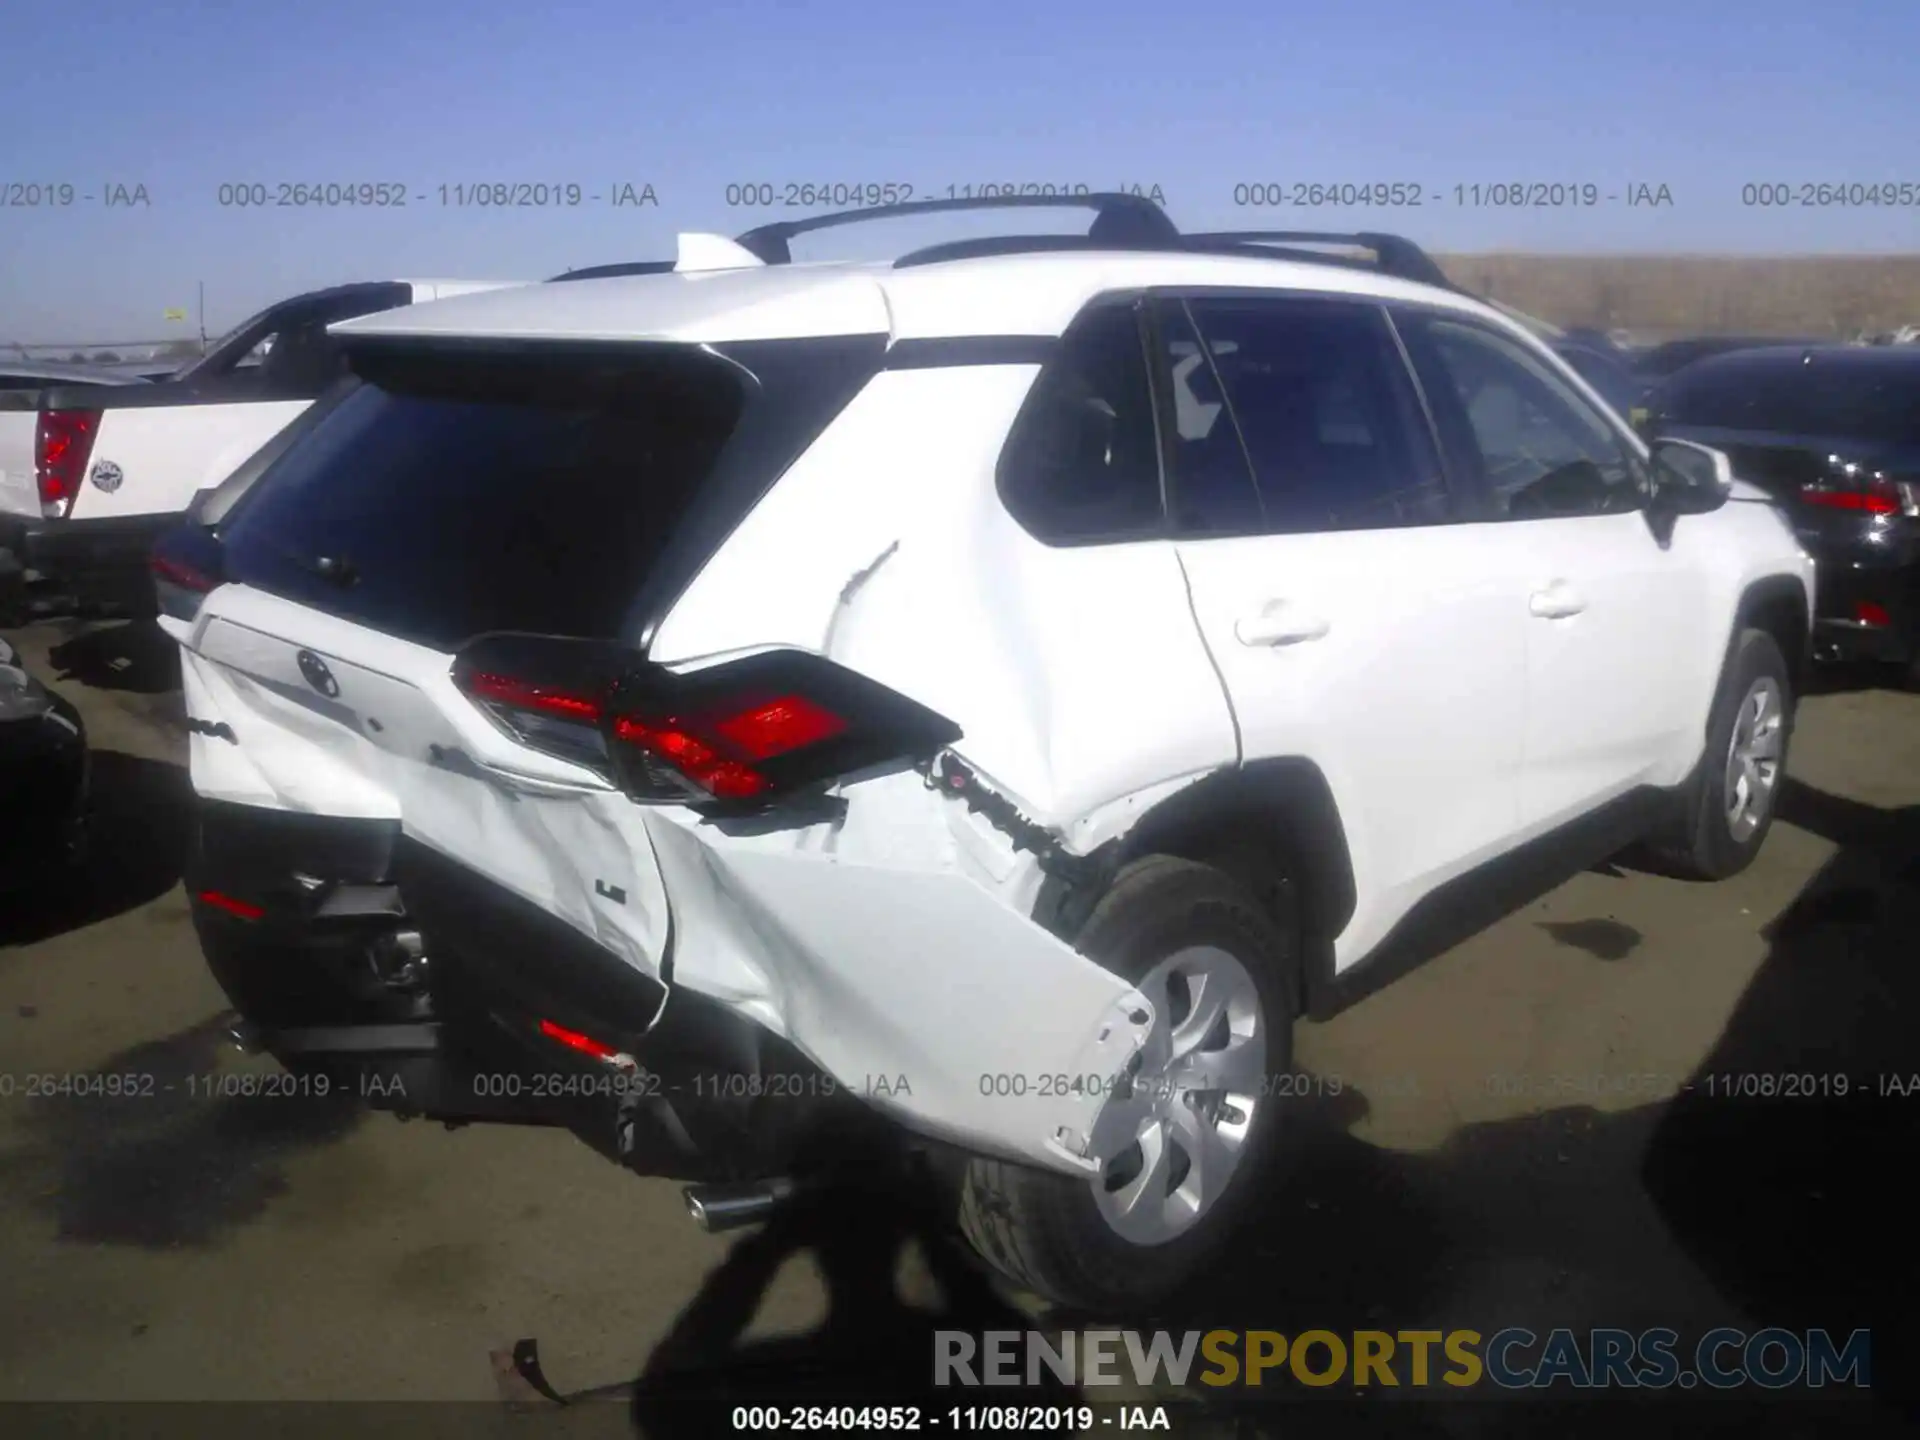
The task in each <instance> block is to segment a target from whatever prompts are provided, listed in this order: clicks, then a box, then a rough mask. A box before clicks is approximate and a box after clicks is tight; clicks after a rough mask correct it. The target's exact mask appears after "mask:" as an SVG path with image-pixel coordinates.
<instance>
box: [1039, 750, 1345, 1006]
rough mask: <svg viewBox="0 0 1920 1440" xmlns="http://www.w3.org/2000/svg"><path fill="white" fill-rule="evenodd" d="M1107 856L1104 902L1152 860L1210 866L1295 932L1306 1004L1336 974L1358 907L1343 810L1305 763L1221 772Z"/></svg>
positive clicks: (1157, 810)
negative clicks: (1339, 950) (1318, 980)
mask: <svg viewBox="0 0 1920 1440" xmlns="http://www.w3.org/2000/svg"><path fill="white" fill-rule="evenodd" d="M1103 848H1104V849H1105V851H1106V853H1105V854H1103V855H1100V856H1099V858H1100V859H1101V861H1102V862H1104V863H1103V865H1102V870H1103V872H1104V876H1105V881H1104V883H1103V884H1102V885H1100V886H1099V887H1098V888H1099V891H1100V893H1102V894H1103V893H1105V890H1106V889H1107V888H1108V887H1109V886H1110V885H1111V884H1112V881H1113V878H1114V877H1115V876H1117V875H1118V874H1120V873H1121V872H1122V871H1123V870H1124V869H1126V868H1127V867H1128V866H1129V865H1131V864H1132V863H1133V862H1135V861H1137V860H1139V859H1142V858H1143V857H1145V856H1148V855H1171V856H1175V857H1177V858H1179V859H1183V860H1191V861H1194V862H1196V863H1198V864H1202V865H1210V866H1213V867H1214V868H1216V869H1218V870H1221V871H1223V872H1225V873H1226V874H1228V875H1230V876H1232V877H1233V878H1234V879H1236V880H1238V881H1239V882H1240V883H1241V884H1243V885H1245V886H1246V887H1247V889H1248V891H1249V892H1251V893H1252V894H1253V895H1254V896H1255V897H1256V898H1257V899H1258V900H1259V901H1260V903H1261V905H1262V907H1263V908H1265V909H1266V911H1267V912H1268V914H1269V915H1270V916H1271V917H1272V918H1273V919H1274V921H1275V923H1276V924H1279V925H1281V926H1282V927H1283V928H1291V927H1293V926H1295V925H1297V926H1298V931H1299V934H1300V937H1301V939H1302V941H1303V953H1302V956H1301V965H1300V967H1299V968H1300V970H1301V973H1300V974H1299V975H1298V976H1296V977H1295V980H1296V983H1297V984H1298V986H1299V987H1300V993H1299V995H1297V996H1296V998H1297V999H1299V1000H1302V1001H1304V999H1305V990H1306V988H1307V986H1308V985H1309V984H1310V983H1311V982H1312V979H1313V978H1314V976H1315V975H1316V974H1317V973H1318V972H1319V971H1320V970H1321V969H1323V968H1326V967H1327V965H1329V964H1330V958H1329V957H1330V952H1331V948H1332V944H1333V939H1334V937H1335V936H1336V935H1338V934H1339V933H1340V932H1341V930H1343V929H1344V928H1345V927H1346V924H1347V922H1348V920H1350V919H1351V918H1352V916H1353V911H1354V907H1355V904H1356V890H1355V883H1354V875H1353V861H1352V857H1351V855H1350V854H1349V851H1348V848H1347V837H1346V829H1345V827H1344V826H1343V825H1342V823H1341V820H1340V809H1339V806H1338V804H1337V803H1336V802H1335V800H1334V796H1333V790H1332V787H1331V786H1329V785H1328V783H1327V779H1326V776H1325V775H1323V774H1322V773H1321V771H1320V767H1319V766H1317V765H1315V764H1314V763H1313V762H1312V761H1311V760H1307V759H1304V758H1299V757H1289V758H1276V759H1267V760H1256V761H1253V762H1251V763H1249V764H1247V765H1243V766H1240V767H1238V768H1235V769H1231V770H1220V771H1216V772H1215V773H1214V774H1212V775H1210V776H1208V777H1206V778H1205V779H1203V780H1199V781H1196V782H1195V783H1194V784H1192V785H1189V786H1187V787H1186V788H1185V789H1183V790H1180V791H1178V792H1177V793H1175V794H1174V795H1171V796H1169V797H1168V798H1167V799H1165V800H1162V801H1161V802H1160V803H1159V804H1157V805H1155V806H1153V807H1152V808H1151V809H1149V810H1148V811H1147V812H1146V813H1145V814H1143V815H1142V816H1141V817H1140V819H1139V820H1138V821H1136V822H1135V823H1134V825H1133V827H1132V828H1131V829H1129V830H1128V831H1127V832H1126V833H1125V834H1124V835H1122V836H1120V837H1119V838H1118V839H1116V840H1114V841H1112V842H1110V844H1109V846H1107V847H1103ZM1050 888H1052V887H1051V886H1050ZM1062 898H1063V897H1061V896H1059V895H1058V894H1057V893H1056V894H1055V895H1053V896H1048V895H1047V894H1046V893H1045V892H1044V891H1043V894H1042V898H1041V906H1040V907H1039V908H1041V909H1045V910H1052V909H1053V908H1054V907H1057V906H1059V905H1060V904H1061V903H1062ZM1073 899H1074V900H1075V901H1076V902H1078V903H1076V904H1074V905H1073V907H1072V908H1073V909H1075V910H1077V911H1078V912H1079V913H1081V914H1083V915H1084V914H1086V913H1088V912H1089V911H1090V910H1091V908H1092V906H1093V905H1094V904H1095V903H1097V901H1098V899H1099V895H1098V894H1086V895H1075V896H1074V897H1073ZM1056 913H1057V912H1056ZM1065 938H1069V939H1071V936H1067V937H1065ZM1323 962H1324V963H1323Z"/></svg>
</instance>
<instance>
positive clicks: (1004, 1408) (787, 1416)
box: [732, 1405, 1173, 1435]
mask: <svg viewBox="0 0 1920 1440" xmlns="http://www.w3.org/2000/svg"><path fill="white" fill-rule="evenodd" d="M732 1421H733V1429H734V1430H735V1431H736V1432H749V1431H760V1432H763V1433H765V1432H772V1433H775V1434H780V1435H786V1434H790V1433H793V1432H795V1431H801V1432H805V1431H839V1430H902V1431H905V1430H934V1431H939V1430H954V1431H959V1432H962V1433H964V1432H966V1431H970V1430H985V1431H996V1430H1017V1431H1020V1432H1023V1433H1025V1434H1041V1435H1049V1434H1051V1435H1085V1434H1088V1433H1090V1432H1092V1431H1093V1430H1094V1429H1095V1427H1096V1426H1099V1427H1111V1428H1113V1429H1115V1430H1153V1431H1159V1432H1161V1433H1166V1432H1169V1431H1171V1430H1172V1429H1173V1420H1172V1418H1171V1417H1170V1416H1169V1415H1168V1413H1167V1407H1166V1406H1164V1405H1106V1406H1102V1407H1100V1408H1099V1409H1098V1410H1096V1409H1095V1408H1094V1407H1093V1406H1091V1405H951V1406H948V1407H947V1408H946V1409H945V1410H926V1409H923V1408H922V1407H920V1406H918V1405H736V1406H734V1407H733V1416H732Z"/></svg>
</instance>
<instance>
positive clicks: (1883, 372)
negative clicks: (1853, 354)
mask: <svg viewBox="0 0 1920 1440" xmlns="http://www.w3.org/2000/svg"><path fill="white" fill-rule="evenodd" d="M1660 412H1661V415H1662V418H1663V419H1665V420H1668V421H1671V422H1673V423H1674V424H1678V425H1698V426H1702V427H1704V428H1710V429H1717V430H1764V431H1773V432H1776V433H1779V434H1788V435H1816V436H1831V437H1834V438H1841V437H1845V438H1850V439H1861V440H1877V441H1883V442H1890V443H1896V444H1920V365H1915V366H1903V367H1899V368H1895V367H1892V366H1880V365H1874V366H1829V367H1826V368H1824V369H1823V368H1822V367H1821V366H1820V365H1819V364H1818V363H1815V364H1813V365H1802V364H1800V363H1799V362H1798V360H1797V359H1796V361H1795V362H1794V363H1793V364H1792V365H1790V366H1775V365H1767V366H1733V367H1730V368H1728V369H1726V370H1724V371H1722V372H1720V373H1717V374H1716V373H1708V374H1702V375H1691V376H1683V377H1681V378H1680V379H1678V380H1675V381H1673V382H1672V383H1671V384H1670V386H1669V388H1668V390H1667V393H1666V394H1665V395H1663V396H1662V397H1661V403H1660Z"/></svg>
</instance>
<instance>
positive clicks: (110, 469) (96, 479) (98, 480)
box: [93, 460, 127, 495]
mask: <svg viewBox="0 0 1920 1440" xmlns="http://www.w3.org/2000/svg"><path fill="white" fill-rule="evenodd" d="M126 478H127V477H126V476H125V475H124V474H122V473H121V471H120V467H119V466H118V465H116V464H114V463H113V461H111V460H102V461H101V462H100V463H99V464H98V465H95V466H94V467H93V483H94V484H95V485H97V486H98V487H99V488H100V489H102V490H104V491H106V492H107V493H108V494H109V495H111V494H112V493H113V492H114V491H116V490H118V489H119V488H120V482H121V481H122V480H124V479H126Z"/></svg>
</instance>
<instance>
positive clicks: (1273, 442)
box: [1167, 297, 1453, 535]
mask: <svg viewBox="0 0 1920 1440" xmlns="http://www.w3.org/2000/svg"><path fill="white" fill-rule="evenodd" d="M1185 308H1186V312H1187V315H1188V317H1190V319H1189V323H1190V326H1191V328H1190V329H1187V328H1184V327H1176V326H1172V325H1170V327H1169V329H1168V332H1167V334H1168V341H1167V344H1168V351H1169V354H1168V360H1169V363H1170V365H1171V366H1172V368H1173V370H1174V372H1175V373H1176V375H1178V374H1179V373H1180V372H1181V371H1182V370H1187V371H1189V373H1190V374H1191V377H1192V379H1191V380H1190V381H1189V387H1188V388H1191V387H1192V386H1193V385H1198V386H1200V387H1201V388H1200V390H1199V391H1198V392H1196V394H1197V396H1198V398H1199V399H1200V401H1201V404H1200V406H1199V408H1197V409H1194V410H1193V414H1192V416H1191V417H1190V419H1185V418H1183V419H1181V420H1179V422H1178V425H1177V428H1178V430H1179V433H1180V442H1179V446H1178V450H1177V454H1178V456H1179V459H1178V464H1177V466H1176V471H1175V475H1176V479H1177V480H1178V484H1179V495H1180V500H1179V504H1180V506H1181V507H1182V509H1181V510H1180V511H1179V512H1178V513H1180V514H1181V516H1182V518H1183V520H1188V521H1189V523H1191V522H1192V520H1193V518H1194V517H1193V516H1191V515H1190V514H1189V509H1190V508H1191V507H1192V506H1195V505H1197V506H1198V507H1199V510H1200V511H1201V512H1202V513H1201V514H1200V516H1199V520H1200V522H1201V523H1200V524H1199V525H1198V527H1197V531H1196V530H1189V532H1188V533H1205V532H1206V531H1207V530H1209V529H1213V528H1215V526H1216V524H1222V525H1223V526H1224V528H1235V527H1236V525H1237V524H1238V523H1239V522H1237V521H1236V520H1235V518H1234V509H1235V507H1236V502H1235V501H1234V499H1233V495H1232V491H1231V489H1230V487H1229V486H1228V485H1227V484H1226V483H1225V478H1224V477H1225V476H1226V474H1227V473H1228V472H1229V471H1230V470H1231V469H1232V468H1233V466H1234V450H1235V449H1236V448H1240V447H1244V451H1245V457H1246V462H1250V463H1251V466H1252V471H1253V478H1254V481H1255V485H1256V490H1257V503H1258V506H1259V510H1260V516H1261V518H1260V520H1259V524H1260V528H1261V529H1263V530H1264V531H1265V532H1266V533H1268V534H1276V535H1297V534H1306V533H1311V532H1314V531H1326V530H1380V529H1390V528H1395V527H1399V526H1406V525H1433V524H1440V523H1443V522H1445V521H1447V520H1449V519H1451V518H1453V517H1452V509H1451V502H1450V497H1449V495H1448V492H1447V489H1446V483H1445V480H1444V478H1443V476H1442V475H1441V472H1440V466H1439V462H1438V457H1437V456H1436V455H1435V453H1434V450H1433V446H1432V444H1431V441H1430V438H1429V436H1428V432H1427V429H1426V422H1425V419H1424V417H1423V416H1422V415H1421V413H1420V409H1419V398H1418V395H1417V394H1416V392H1415V391H1414V388H1413V384H1412V380H1411V377H1410V376H1409V375H1408V373H1407V370H1406V366H1405V364H1404V362H1403V361H1402V360H1401V358H1400V353H1399V348H1398V346H1397V345H1396V344H1395V342H1394V338H1393V333H1392V331H1391V330H1390V329H1389V327H1388V324H1387V320H1386V317H1385V315H1384V314H1383V313H1382V312H1381V311H1380V310H1379V309H1378V308H1377V307H1375V306H1371V305H1361V304H1352V303H1346V302H1341V301H1326V300H1313V299H1280V298H1276V299H1261V298H1254V299H1241V298H1202V297H1196V298H1194V299H1192V300H1191V301H1189V302H1188V304H1187V305H1186V307H1185ZM1188 347H1198V348H1200V349H1203V350H1204V352H1205V357H1206V360H1207V364H1206V365H1204V366H1200V365H1194V364H1193V362H1192V361H1191V360H1189V359H1188V358H1187V357H1186V356H1185V355H1183V354H1182V351H1183V349H1186V348H1188ZM1216 391H1217V392H1218V397H1219V398H1221V399H1223V400H1224V402H1225V415H1224V416H1223V417H1221V418H1220V419H1218V420H1212V421H1209V422H1208V423H1207V424H1206V426H1205V429H1204V432H1202V431H1201V430H1199V429H1197V428H1196V424H1197V422H1198V421H1200V419H1201V418H1202V416H1203V415H1204V413H1205V412H1206V411H1207V410H1208V409H1210V408H1211V405H1212V400H1213V398H1214V392H1216ZM1174 394H1175V405H1176V410H1179V409H1180V407H1181V404H1182V400H1181V386H1180V384H1179V383H1178V382H1177V381H1176V384H1175V387H1174ZM1189 408H1191V407H1189ZM1230 430H1237V433H1238V442H1237V445H1236V443H1235V441H1234V438H1233V436H1232V434H1230V433H1229V432H1230ZM1243 463H1245V462H1243ZM1190 477H1191V478H1192V479H1193V481H1194V482H1195V483H1193V484H1190V483H1189V479H1190Z"/></svg>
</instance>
